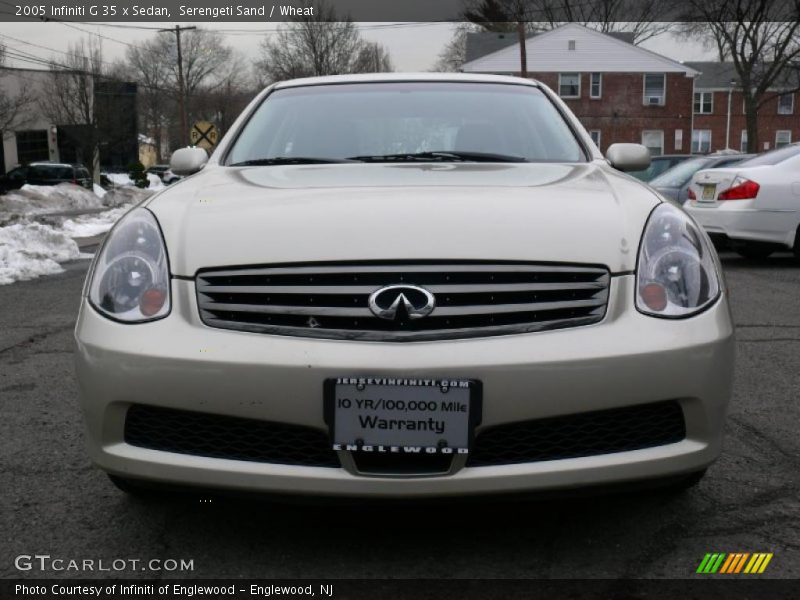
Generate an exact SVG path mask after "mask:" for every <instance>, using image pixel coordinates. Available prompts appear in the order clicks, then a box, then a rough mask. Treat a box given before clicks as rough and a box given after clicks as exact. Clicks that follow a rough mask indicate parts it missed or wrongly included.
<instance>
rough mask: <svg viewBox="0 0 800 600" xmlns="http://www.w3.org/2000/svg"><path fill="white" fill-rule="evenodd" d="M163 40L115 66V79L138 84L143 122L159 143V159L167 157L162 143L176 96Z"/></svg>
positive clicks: (134, 51) (128, 54)
mask: <svg viewBox="0 0 800 600" xmlns="http://www.w3.org/2000/svg"><path fill="white" fill-rule="evenodd" d="M160 42H161V40H160V39H151V40H148V41H146V42H144V43H142V44H139V45H136V46H130V47H129V48H128V50H127V52H126V55H125V58H126V61H125V62H124V63H122V64H121V65H115V69H114V75H115V76H116V77H117V78H120V79H123V78H124V79H129V80H131V81H135V82H136V83H137V84H138V86H139V87H138V95H139V103H138V106H139V122H140V126H141V128H142V130H143V131H145V132H146V133H147V134H148V135H149V136H150V137H152V138H154V139H155V140H156V149H157V153H158V157H159V159H160V158H161V157H162V156H163V154H164V153H163V149H162V140H163V138H164V132H165V128H166V126H167V123H168V121H169V116H170V111H171V104H170V102H165V101H164V100H165V96H166V97H168V98H169V99H171V96H172V95H173V94H174V91H173V87H172V83H171V80H170V77H171V71H170V67H169V64H168V62H167V58H168V57H167V56H166V55H165V53H164V51H163V46H162V44H161V43H160Z"/></svg>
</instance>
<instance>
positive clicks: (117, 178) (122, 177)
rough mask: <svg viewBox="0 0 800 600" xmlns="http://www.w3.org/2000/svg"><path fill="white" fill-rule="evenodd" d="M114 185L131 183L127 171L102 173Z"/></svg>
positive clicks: (131, 180)
mask: <svg viewBox="0 0 800 600" xmlns="http://www.w3.org/2000/svg"><path fill="white" fill-rule="evenodd" d="M104 175H105V176H106V177H108V180H109V181H110V182H111V183H113V184H114V185H133V179H131V178H130V177H128V174H127V173H104Z"/></svg>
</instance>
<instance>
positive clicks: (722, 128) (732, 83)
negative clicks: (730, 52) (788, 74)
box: [686, 62, 800, 152]
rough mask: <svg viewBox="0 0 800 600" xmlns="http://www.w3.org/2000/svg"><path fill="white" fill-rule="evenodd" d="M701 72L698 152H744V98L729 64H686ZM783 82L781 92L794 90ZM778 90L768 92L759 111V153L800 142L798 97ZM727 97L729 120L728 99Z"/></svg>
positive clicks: (697, 109) (696, 105) (697, 88)
mask: <svg viewBox="0 0 800 600" xmlns="http://www.w3.org/2000/svg"><path fill="white" fill-rule="evenodd" d="M686 64H687V65H688V66H690V67H692V68H694V69H696V70H697V71H700V75H698V76H697V78H696V81H695V92H694V113H695V116H694V130H695V139H696V140H699V141H700V144H701V148H700V150H699V151H701V152H706V151H709V150H710V151H711V152H713V151H715V150H720V149H722V148H725V147H726V143H727V147H729V148H734V149H736V150H741V151H743V152H744V151H746V150H747V123H746V121H745V114H744V98H743V96H742V93H741V91H740V89H739V87H738V82H737V81H736V71H735V69H734V68H733V65H732V64H731V63H719V62H687V63H686ZM796 85H797V84H796V82H794V83H792V82H790V81H788V78H787V81H786V82H785V85H784V86H781V87H782V88H783V90H785V89H791V88H794V87H796ZM781 87H778V88H776V90H773V91H772V92H769V94H770V96H773V95H774V97H772V98H771V99H769V100H768V101H767V102H766V103H765V104H764V105H763V106H762V107H761V108H760V109H759V111H758V133H759V135H758V149H759V151H763V150H769V149H771V148H778V147H781V146H785V145H786V144H789V143H791V142H797V141H800V106H798V100H800V94H798V93H797V92H789V93H784V94H781V93H780V92H781V91H783V90H782V89H781ZM729 97H730V119H729V118H728V114H729V112H728V111H729V104H728V98H729Z"/></svg>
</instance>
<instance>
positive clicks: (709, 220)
mask: <svg viewBox="0 0 800 600" xmlns="http://www.w3.org/2000/svg"><path fill="white" fill-rule="evenodd" d="M684 208H685V209H686V210H687V211H688V212H689V214H691V215H692V216H693V217H694V218H695V220H696V221H697V222H698V223H700V224H701V225H702V226H703V227H704V228H705V230H706V231H707V232H708V233H709V234H710V235H712V236H717V237H722V238H727V239H729V240H731V241H732V242H733V247H734V248H735V249H736V251H737V252H738V253H739V254H741V255H742V256H745V257H747V258H766V257H767V256H769V255H770V254H772V253H773V252H775V251H776V250H780V249H786V248H788V249H794V253H795V255H796V256H797V257H798V258H800V144H792V145H790V146H786V147H784V148H780V149H778V150H773V151H771V152H766V153H764V154H761V155H759V156H756V157H755V158H752V159H750V160H746V161H744V162H741V163H739V164H737V165H736V166H733V167H729V168H727V169H707V170H704V171H698V172H697V173H695V175H694V177H693V178H692V183H691V184H690V186H689V200H688V202H687V203H686V204H685V205H684Z"/></svg>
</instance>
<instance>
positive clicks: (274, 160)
mask: <svg viewBox="0 0 800 600" xmlns="http://www.w3.org/2000/svg"><path fill="white" fill-rule="evenodd" d="M346 162H354V161H352V160H350V159H347V158H318V157H315V156H273V157H271V158H251V159H250V160H243V161H241V162H235V163H231V164H230V165H228V166H229V167H256V166H265V165H324V164H329V163H346Z"/></svg>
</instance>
